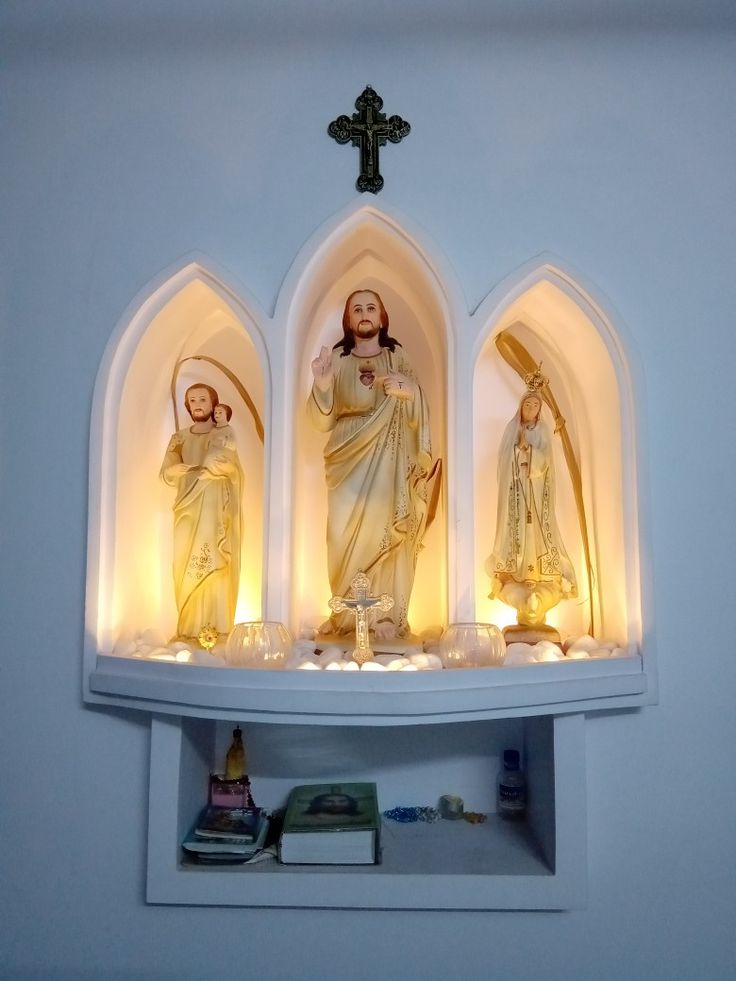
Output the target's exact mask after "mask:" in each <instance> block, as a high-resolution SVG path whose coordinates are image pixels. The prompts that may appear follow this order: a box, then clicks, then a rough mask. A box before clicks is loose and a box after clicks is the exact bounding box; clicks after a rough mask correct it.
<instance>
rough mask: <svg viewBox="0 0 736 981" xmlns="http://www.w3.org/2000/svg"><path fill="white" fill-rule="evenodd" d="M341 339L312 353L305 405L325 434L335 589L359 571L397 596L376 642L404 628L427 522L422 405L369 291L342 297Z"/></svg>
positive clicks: (345, 627) (428, 478) (342, 621)
mask: <svg viewBox="0 0 736 981" xmlns="http://www.w3.org/2000/svg"><path fill="white" fill-rule="evenodd" d="M342 326H343V337H342V340H340V341H338V342H337V344H335V346H334V347H333V349H332V350H331V351H330V350H329V349H328V348H327V347H323V348H322V350H321V351H320V353H319V355H318V356H317V357H316V358H315V359H314V361H312V374H313V376H314V381H313V385H312V392H311V395H310V397H309V400H308V403H307V412H308V415H309V418H310V420H311V422H312V423H313V425H314V426H315V427H316V428H317V429H319V430H320V431H322V432H329V433H330V436H329V439H328V441H327V444H326V446H325V450H324V459H325V477H326V482H327V565H328V574H329V580H330V588H331V590H332V595H333V596H346V595H347V594H348V591H349V589H350V583H351V581H352V579H353V578H354V577H355V575H356V574H357V573H358V572H364V573H365V574H366V576H367V577H368V579H369V581H370V588H371V591H372V592H373V593H374V594H375V595H379V594H382V593H387V594H388V595H389V596H391V597H393V599H394V607H393V609H392V610H391V612H390V613H388V612H386V614H385V616H384V617H382V619H381V620H379V622H378V623H377V624H376V627H375V636H376V639H378V640H390V639H391V638H394V637H401V636H405V635H406V634H407V633H408V632H409V621H408V613H409V599H410V597H411V591H412V585H413V582H414V570H415V568H416V561H417V555H418V553H419V550H420V548H421V544H422V537H423V535H424V532H425V529H426V526H427V520H428V511H429V508H428V499H430V498H431V492H430V488H431V485H432V483H433V481H434V479H435V477H436V475H437V468H436V467H434V468H433V466H432V448H431V443H430V432H429V411H428V407H427V402H426V399H425V396H424V393H423V392H422V389H421V387H420V385H419V383H418V382H417V380H416V378H415V376H414V372H413V370H412V367H411V364H410V363H409V359H408V358H407V357H406V355H405V354H404V353H403V351H402V350H401V345H400V344H399V342H398V341H397V340H396V339H395V338H394V337H391V336H390V335H389V332H388V326H389V319H388V314H387V312H386V308H385V307H384V305H383V301H382V300H381V297H380V296H379V295H378V293H377V292H376V291H375V290H366V289H361V290H356V291H355V292H354V293H351V294H350V296H349V297H348V298H347V301H346V303H345V310H344V312H343V320H342ZM353 629H354V620H353V617H352V615H349V614H348V613H346V612H341V613H335V614H333V616H332V617H330V619H329V620H327V621H326V622H325V623H324V624H322V626H321V627H320V632H322V633H333V632H337V633H349V632H351V631H352V630H353Z"/></svg>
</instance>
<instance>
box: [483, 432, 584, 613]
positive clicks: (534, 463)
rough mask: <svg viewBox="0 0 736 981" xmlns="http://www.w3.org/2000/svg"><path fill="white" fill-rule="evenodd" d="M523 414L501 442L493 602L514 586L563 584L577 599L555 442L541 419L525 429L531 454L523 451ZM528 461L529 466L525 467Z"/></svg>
mask: <svg viewBox="0 0 736 981" xmlns="http://www.w3.org/2000/svg"><path fill="white" fill-rule="evenodd" d="M519 427H520V423H519V416H518V414H517V415H516V416H514V418H513V419H512V420H511V422H509V424H508V425H507V426H506V429H505V430H504V433H503V437H502V439H501V447H500V449H499V457H498V511H497V518H496V538H495V541H494V543H493V551H492V553H491V556H490V558H489V559H488V562H487V565H486V568H487V570H488V572H489V574H490V575H491V577H492V580H493V586H492V592H491V597H493V596H495V595H498V593H500V591H501V589H502V588H503V586H504V585H505V584H506V583H508V582H511V581H513V582H520V583H523V582H536V583H557V584H559V586H560V587H561V591H562V594H563V596H565V597H573V596H576V595H577V585H576V580H575V571H574V569H573V567H572V563H571V562H570V558H569V556H568V554H567V551H566V550H565V546H564V545H563V543H562V539H561V537H560V531H559V528H558V527H557V518H556V516H555V473H554V460H553V453H552V437H551V433H550V430H549V427H548V426H547V424H546V423H545V422H544V421H543V420H542V419H538V420H537V421H536V423H535V424H534V426H533V427H532V428H531V429H525V431H524V432H525V439H526V442H527V444H528V450H527V451H526V452H525V453H524V451H521V450H520V448H519V446H518V440H519V431H520V428H519ZM524 458H526V459H527V460H528V467H527V468H526V469H525V468H523V467H522V466H521V462H522V461H523V460H524Z"/></svg>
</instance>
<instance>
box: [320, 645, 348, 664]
mask: <svg viewBox="0 0 736 981" xmlns="http://www.w3.org/2000/svg"><path fill="white" fill-rule="evenodd" d="M344 660H345V651H344V650H343V649H342V647H337V645H335V644H333V645H332V646H331V647H325V649H324V650H323V651H322V653H321V654H320V655H319V663H320V664H321V665H322V666H323V667H324V666H325V665H327V664H332V663H333V662H335V661H344Z"/></svg>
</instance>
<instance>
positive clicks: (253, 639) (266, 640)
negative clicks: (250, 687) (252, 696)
mask: <svg viewBox="0 0 736 981" xmlns="http://www.w3.org/2000/svg"><path fill="white" fill-rule="evenodd" d="M291 645H292V639H291V634H290V633H289V631H288V630H287V629H286V627H285V626H284V625H283V623H278V622H276V621H275V620H254V621H251V622H250V623H236V624H235V626H234V627H233V629H232V630H231V632H230V636H229V637H228V639H227V644H226V645H225V661H226V663H227V664H228V665H229V666H230V667H231V668H260V669H261V670H263V669H265V670H274V669H276V668H282V667H283V666H284V663H285V662H286V658H287V657H288V656H289V654H290V652H291Z"/></svg>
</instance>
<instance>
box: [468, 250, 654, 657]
mask: <svg viewBox="0 0 736 981" xmlns="http://www.w3.org/2000/svg"><path fill="white" fill-rule="evenodd" d="M487 306H490V304H489V305H487ZM476 316H477V317H478V319H480V320H481V323H482V325H481V328H480V330H479V333H478V342H477V348H476V357H475V360H474V366H473V406H472V411H473V457H474V461H475V469H474V478H473V485H474V502H475V507H474V518H475V521H474V525H475V542H474V567H475V569H476V570H477V576H476V584H475V603H476V610H477V615H478V618H479V619H482V620H490V621H491V622H494V623H497V624H498V625H499V626H505V625H506V624H509V623H513V622H514V621H515V611H513V610H512V609H510V608H509V607H507V606H505V605H504V604H503V603H501V602H500V601H499V600H491V599H489V597H488V593H489V589H490V573H489V571H488V568H487V560H488V556H489V554H490V551H491V548H492V543H493V540H494V535H495V531H496V508H497V503H498V494H499V488H498V483H497V474H496V467H497V459H498V456H497V454H498V447H499V445H500V443H501V437H502V434H503V430H504V428H505V426H506V424H507V423H508V421H509V420H510V419H511V418H512V417H513V416H514V414H515V412H516V411H517V410H518V405H519V400H520V398H521V395H522V393H523V392H524V391H525V385H524V382H523V379H522V378H521V377H520V376H519V374H517V372H516V371H515V370H514V369H513V368H512V367H510V366H509V365H508V364H507V363H506V361H505V360H504V359H503V358H502V356H501V354H500V352H499V350H498V348H497V345H496V340H497V338H498V336H499V334H500V333H501V332H502V331H506V332H508V334H510V335H511V336H513V337H514V338H516V340H518V341H519V342H520V343H521V344H522V345H523V346H524V347H525V348H526V350H527V351H528V352H529V354H530V355H531V356H532V358H533V359H534V360H535V362H537V363H538V362H540V361H541V362H542V372H543V374H545V375H546V376H547V377H548V378H549V382H550V388H551V391H552V393H553V395H554V397H555V399H556V401H557V403H558V405H559V407H560V411H561V415H562V417H563V418H564V420H565V424H566V427H567V432H568V434H569V436H570V441H571V444H572V447H573V449H574V452H575V455H576V458H577V460H578V463H579V465H580V470H581V477H582V495H583V501H584V512H585V519H586V522H587V530H588V539H589V549H590V557H591V566H592V574H591V577H590V582H591V583H592V589H591V588H589V579H588V575H587V564H586V561H585V555H584V549H583V538H582V533H581V527H580V521H579V517H578V509H577V505H576V501H575V496H574V493H573V488H572V480H571V476H570V472H569V469H568V466H567V464H566V461H565V457H564V454H563V450H562V443H561V440H560V438H559V436H557V435H556V436H554V448H555V449H554V452H555V474H556V488H557V490H556V498H557V501H556V513H557V518H558V523H559V527H560V533H561V537H562V540H563V542H564V543H565V546H566V548H567V551H568V553H569V555H570V558H571V560H572V563H573V566H574V568H575V571H576V575H577V583H578V596H577V598H576V599H570V600H566V601H563V602H561V603H560V604H559V605H558V606H557V607H555V608H554V609H553V610H551V611H550V613H549V614H548V617H547V621H548V622H549V623H550V624H552V625H553V626H556V627H557V628H558V629H559V631H560V633H561V635H562V636H563V637H565V636H568V637H570V636H573V637H576V636H579V635H581V634H583V633H587V632H588V630H589V627H590V625H591V622H592V625H593V629H594V635H595V636H596V637H597V638H598V639H599V640H604V639H609V638H610V639H612V640H615V641H617V643H618V644H619V645H621V646H623V647H629V649H633V648H636V649H638V650H641V644H642V636H643V625H642V592H641V574H640V531H641V530H640V526H639V521H640V507H639V504H638V498H639V495H638V486H637V480H638V475H637V455H636V445H635V427H634V405H635V391H634V379H633V377H632V371H631V366H630V363H629V361H628V360H627V358H626V355H625V353H624V349H623V346H622V344H621V340H620V338H619V336H618V334H617V332H616V330H615V328H614V326H613V324H612V323H611V321H610V320H609V319H608V318H607V317H606V316H605V314H604V313H603V311H602V309H601V307H600V306H599V305H598V304H597V303H596V302H595V301H594V300H593V299H592V297H591V295H590V294H589V293H588V292H586V291H585V290H584V289H583V288H582V287H581V286H580V285H579V284H578V283H577V282H576V281H575V280H574V279H573V278H572V277H571V276H569V275H567V274H566V273H564V272H562V271H561V270H560V269H559V268H557V267H556V266H555V265H553V264H550V263H542V264H541V265H539V266H538V267H537V268H536V269H533V270H532V271H531V272H528V273H526V274H524V275H522V276H521V277H520V278H519V280H518V282H516V283H515V284H513V285H512V286H511V287H509V288H507V290H506V291H505V295H504V296H503V297H502V298H501V299H500V300H497V301H496V302H495V304H494V305H493V309H488V308H487V307H486V308H484V309H483V310H482V311H478V312H477V314H476ZM543 416H544V418H546V420H547V422H548V423H550V429H553V428H554V424H553V422H552V417H551V414H550V410H549V408H548V407H546V406H545V407H544V408H543Z"/></svg>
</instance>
